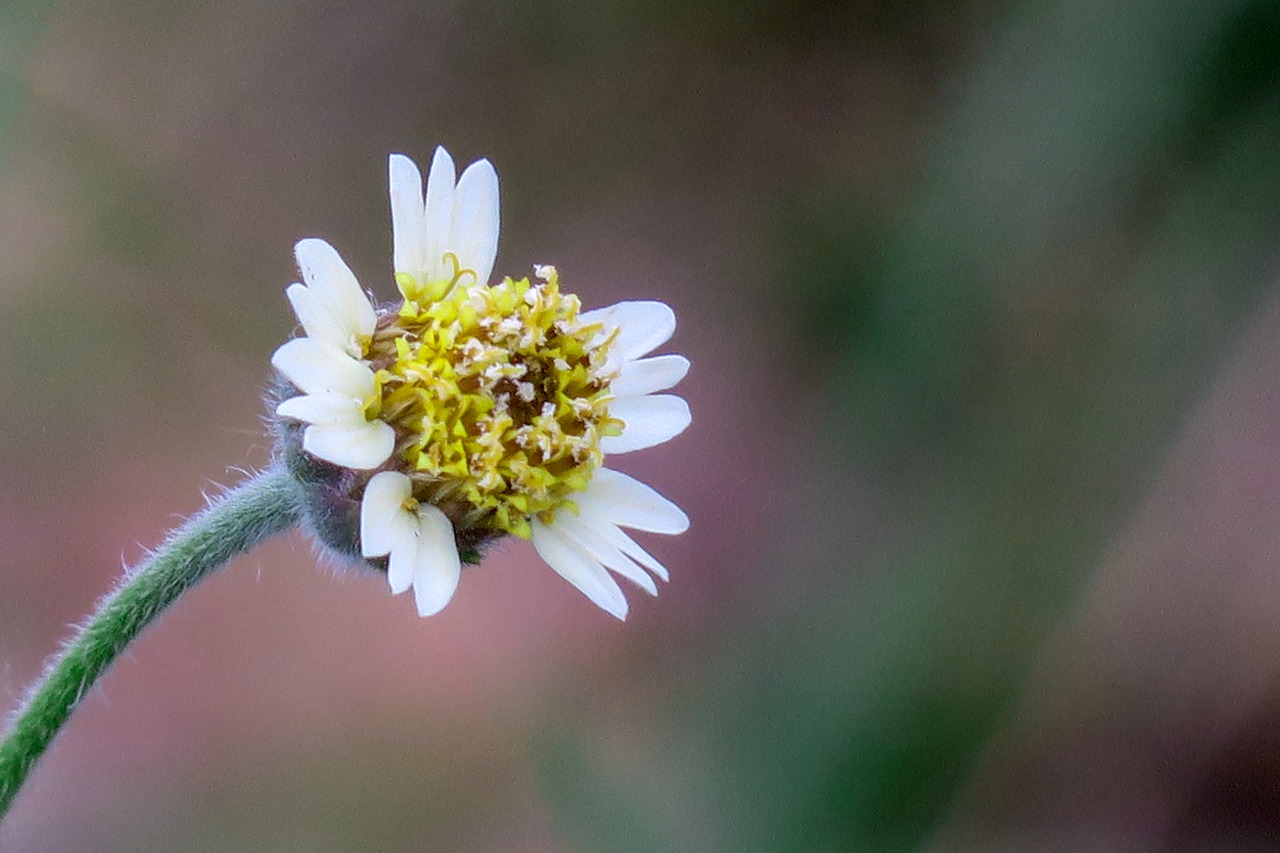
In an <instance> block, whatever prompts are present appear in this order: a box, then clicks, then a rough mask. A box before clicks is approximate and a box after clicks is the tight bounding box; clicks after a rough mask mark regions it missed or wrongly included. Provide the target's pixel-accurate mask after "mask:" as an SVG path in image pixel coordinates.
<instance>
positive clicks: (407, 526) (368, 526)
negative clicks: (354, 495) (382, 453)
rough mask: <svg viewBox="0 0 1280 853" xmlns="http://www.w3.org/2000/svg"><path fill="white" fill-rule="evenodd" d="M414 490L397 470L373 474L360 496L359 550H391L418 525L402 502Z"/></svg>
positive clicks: (379, 552)
mask: <svg viewBox="0 0 1280 853" xmlns="http://www.w3.org/2000/svg"><path fill="white" fill-rule="evenodd" d="M412 494H413V484H412V483H411V482H410V481H409V478H408V477H406V476H405V475H404V474H401V473H400V472H398V471H381V472H379V473H377V474H374V475H373V477H371V478H370V479H369V482H368V483H367V484H366V485H365V487H364V497H362V498H361V499H360V553H361V554H364V555H365V556H366V557H381V556H382V555H383V554H390V553H391V550H392V548H393V547H394V546H395V545H396V543H398V542H400V541H402V540H403V538H404V534H405V533H406V532H408V533H410V534H412V533H413V532H414V531H416V529H417V521H416V519H415V517H414V515H413V513H411V512H409V511H408V510H407V509H405V508H404V502H405V501H406V500H408V499H409V496H410V495H412Z"/></svg>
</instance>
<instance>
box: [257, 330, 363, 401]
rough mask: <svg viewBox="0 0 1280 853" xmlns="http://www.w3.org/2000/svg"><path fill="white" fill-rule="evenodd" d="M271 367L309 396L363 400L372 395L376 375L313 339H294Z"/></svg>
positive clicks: (343, 354) (329, 345)
mask: <svg viewBox="0 0 1280 853" xmlns="http://www.w3.org/2000/svg"><path fill="white" fill-rule="evenodd" d="M271 363H272V364H273V365H274V366H275V368H276V369H277V370H279V371H280V372H281V373H283V374H284V375H285V378H287V379H288V380H289V381H290V382H292V383H293V384H294V385H296V386H298V388H300V389H301V390H302V391H304V392H306V393H308V394H324V393H326V392H333V393H337V394H346V395H347V396H349V397H356V398H359V399H361V400H363V399H365V398H366V397H368V396H369V395H370V394H372V393H373V387H374V385H373V371H372V370H370V369H369V368H368V367H367V366H365V365H364V364H362V363H360V362H359V361H356V360H355V359H354V358H352V357H351V356H349V355H347V354H346V353H345V352H343V351H342V350H340V349H338V348H337V347H335V346H333V345H331V344H327V343H324V342H323V341H319V340H315V339H314V338H294V339H293V340H291V341H287V342H285V343H284V344H283V345H282V346H281V347H280V348H279V349H277V350H276V351H275V354H274V355H272V356H271Z"/></svg>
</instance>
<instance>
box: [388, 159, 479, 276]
mask: <svg viewBox="0 0 1280 853" xmlns="http://www.w3.org/2000/svg"><path fill="white" fill-rule="evenodd" d="M388 172H389V179H390V185H391V227H392V241H393V244H394V263H395V272H396V276H397V279H398V280H401V279H403V278H405V277H407V278H408V279H409V282H410V284H409V285H408V287H409V290H410V292H406V294H405V295H406V296H409V297H411V298H415V299H417V298H421V299H424V300H427V301H430V300H434V299H438V298H440V297H441V296H443V295H444V293H445V291H446V290H447V288H448V287H449V285H450V284H451V283H452V282H453V281H454V279H455V277H457V276H458V275H459V274H463V273H465V272H467V271H469V272H470V273H471V275H474V277H475V281H474V282H473V283H475V284H488V282H489V276H490V274H491V273H492V272H493V261H494V258H495V257H496V256H497V253H498V221H499V211H498V174H497V172H495V171H494V169H493V164H491V163H490V162H489V161H488V160H477V161H476V162H474V163H472V164H471V165H470V166H468V167H467V168H466V170H465V171H464V172H463V173H462V177H461V178H459V179H458V180H457V183H456V184H455V183H454V175H455V169H454V165H453V158H452V157H450V156H449V152H448V151H446V150H445V149H444V148H443V147H440V148H437V149H436V152H435V156H434V157H433V158H432V160H431V169H430V171H429V172H428V174H427V183H426V196H425V197H424V196H423V184H422V175H421V173H420V172H419V171H418V167H417V165H416V164H415V163H414V162H413V161H412V160H411V159H409V158H408V157H406V156H404V155H403V154H392V155H391V159H390V161H389V164H388ZM468 278H469V276H468ZM401 286H402V288H404V287H405V285H404V284H403V283H402V285H401Z"/></svg>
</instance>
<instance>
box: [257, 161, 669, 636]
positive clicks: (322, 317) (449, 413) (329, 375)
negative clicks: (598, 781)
mask: <svg viewBox="0 0 1280 853" xmlns="http://www.w3.org/2000/svg"><path fill="white" fill-rule="evenodd" d="M454 174H455V173H454V165H453V161H452V159H451V158H450V157H449V155H448V153H447V152H445V151H444V149H443V148H439V149H437V150H436V154H435V157H434V159H433V161H432V166H431V170H430V173H429V175H428V178H427V183H426V193H425V196H424V194H423V190H422V180H421V176H420V174H419V172H418V169H417V167H416V166H415V165H414V164H413V162H412V161H411V160H409V158H407V157H404V156H403V155H398V154H396V155H392V157H391V160H390V183H391V213H392V225H393V236H394V244H395V247H394V248H395V251H394V255H395V263H394V266H395V281H396V285H397V288H398V289H399V291H400V296H401V300H400V301H399V302H397V303H392V304H389V305H386V306H383V307H381V308H378V309H376V310H375V309H374V307H373V305H372V303H371V302H370V301H369V299H368V297H367V296H366V295H365V294H364V293H363V291H361V289H360V287H359V285H358V284H357V282H356V279H355V277H354V275H352V273H351V271H350V270H349V269H348V268H347V266H346V265H345V264H344V263H343V262H342V260H341V259H340V258H339V257H338V255H337V252H335V251H334V250H333V249H332V248H331V247H330V246H329V245H328V244H327V243H324V242H322V241H319V240H304V241H302V242H301V243H299V244H298V250H297V252H298V261H299V266H300V267H301V269H302V272H303V279H304V281H305V285H303V284H295V285H293V286H292V287H290V288H289V290H288V291H287V292H288V295H289V299H290V302H291V303H292V304H293V307H294V311H295V313H296V314H297V316H298V319H299V321H300V322H301V323H302V326H303V329H304V331H305V332H306V336H305V337H302V338H297V339H294V340H292V341H289V342H288V343H286V344H285V345H284V346H282V347H280V349H279V350H277V351H276V354H275V356H274V357H273V359H272V363H273V364H274V365H275V366H276V367H277V368H278V369H279V370H280V372H281V373H282V374H283V375H284V377H285V378H286V379H288V380H289V382H290V383H291V384H292V386H293V387H294V388H296V389H297V391H300V392H301V393H299V394H295V395H293V396H288V397H287V398H286V399H284V400H283V401H282V402H280V403H279V405H278V406H277V408H276V412H277V414H278V415H280V417H281V418H283V419H284V420H285V422H286V423H296V424H298V425H299V427H300V428H301V436H302V437H301V441H300V447H293V446H292V445H289V443H288V442H286V447H285V452H286V454H288V453H289V452H290V451H291V450H292V452H294V453H295V454H296V453H297V452H298V451H299V450H300V451H301V452H302V453H305V454H306V455H307V456H308V457H311V458H314V459H317V460H322V461H323V462H325V463H331V464H332V465H333V466H338V468H337V469H335V470H334V471H333V472H332V474H333V477H332V478H331V479H332V480H333V482H330V483H327V484H326V489H327V492H326V495H327V497H326V499H325V501H322V502H321V504H322V505H323V506H324V507H325V509H324V513H325V514H326V519H325V521H326V523H324V524H322V523H319V522H317V523H316V524H315V525H314V526H315V527H316V528H317V530H318V531H319V530H322V529H328V528H329V527H331V526H332V525H331V524H328V523H327V522H328V521H329V520H330V516H331V515H333V514H334V513H336V514H337V515H338V516H339V517H352V516H355V515H358V519H359V521H358V524H359V533H358V541H359V546H358V547H359V554H360V555H361V556H363V557H365V558H366V559H371V560H374V561H377V562H376V565H378V566H379V567H381V566H382V565H385V567H386V571H387V577H388V581H389V583H390V585H391V589H392V592H393V593H400V592H404V591H406V590H407V589H409V588H410V587H412V588H413V590H414V595H415V599H416V602H417V606H418V611H419V613H420V614H422V615H424V616H426V615H430V614H432V613H435V612H438V611H439V610H440V609H441V608H442V607H444V605H445V604H447V603H448V602H449V600H450V598H451V597H452V595H453V593H454V590H455V589H456V587H457V584H458V578H459V574H460V571H461V565H462V563H463V562H477V561H478V559H479V549H480V548H481V547H482V546H483V545H485V544H486V543H488V542H490V541H492V540H494V539H497V538H499V537H501V536H503V535H505V534H508V533H511V534H515V535H516V536H519V537H522V538H526V539H531V540H532V541H533V544H534V547H535V548H536V549H537V551H538V553H539V554H540V555H541V556H542V557H543V559H545V560H546V561H547V563H548V564H549V565H550V566H551V567H552V568H553V569H555V570H556V571H557V572H558V573H559V574H561V575H562V576H564V577H565V578H566V579H567V580H569V581H570V582H571V583H572V584H574V586H576V587H578V589H580V590H581V591H582V592H584V593H585V594H586V595H587V596H588V597H589V598H590V599H591V600H592V601H594V602H595V603H596V604H598V605H600V606H601V607H602V608H604V609H605V610H607V611H608V612H610V613H612V614H614V615H615V616H617V617H619V618H624V617H625V615H626V612H627V602H626V599H625V597H624V596H623V594H622V591H621V590H620V589H619V587H618V585H617V583H616V582H615V581H614V580H613V578H612V576H611V575H610V574H609V572H610V571H612V572H615V573H617V574H619V575H621V576H623V577H625V578H627V579H628V580H630V581H632V582H633V583H635V584H637V585H639V586H640V587H641V588H643V589H645V590H646V591H648V592H650V593H652V594H656V593H657V586H656V584H655V583H654V581H653V579H652V577H651V576H650V574H649V572H652V573H653V574H656V575H657V576H658V577H660V578H662V579H663V580H666V578H667V571H666V569H665V568H664V567H663V566H662V564H661V563H659V562H658V561H657V560H655V559H654V558H653V557H652V556H650V555H649V554H648V553H646V552H645V551H644V550H643V549H642V548H641V547H640V546H639V545H637V544H636V543H635V541H634V540H632V539H631V537H630V536H629V535H628V534H626V533H625V532H623V530H622V528H624V527H628V528H632V529H637V530H647V531H652V532H658V533H669V534H672V533H680V532H683V531H684V530H685V529H686V528H687V527H688V519H687V517H686V516H685V515H684V513H683V512H681V511H680V509H679V508H678V507H676V506H675V505H674V504H672V503H671V502H670V501H668V500H666V499H665V498H663V497H662V496H661V495H659V494H658V493H657V492H655V491H654V490H653V489H651V488H649V487H648V486H645V485H643V484H641V483H639V482H637V481H636V480H633V479H632V478H630V477H628V476H626V475H625V474H621V473H619V472H616V471H612V470H610V469H607V468H604V467H603V463H604V460H605V456H606V455H607V454H611V453H624V452H627V451H631V450H639V449H641V448H645V447H650V446H653V445H655V444H660V443H662V442H664V441H667V440H668V439H670V438H672V437H673V436H675V435H677V434H679V433H680V432H682V431H683V430H684V429H685V427H687V426H688V424H689V420H690V417H689V409H688V406H687V405H686V404H685V402H684V401H683V400H682V399H680V398H679V397H675V396H672V395H667V394H660V393H657V392H660V391H664V390H666V389H669V388H671V387H673V386H674V385H675V384H676V383H678V382H679V381H680V380H681V379H682V378H683V377H684V375H685V373H686V372H687V371H688V367H689V363H688V361H687V360H685V359H684V358H683V357H681V356H678V355H663V356H657V357H652V358H646V357H645V356H647V355H648V353H650V352H651V351H652V350H653V349H655V348H656V347H658V346H659V345H661V344H662V343H664V342H665V341H666V340H667V339H668V338H669V337H670V336H671V333H672V332H673V331H674V329H675V315H674V313H673V312H672V311H671V309H670V308H668V307H667V306H666V305H664V304H662V303H660V302H622V303H619V304H617V305H614V306H612V307H609V308H605V309H600V310H596V311H587V312H583V311H581V309H580V305H579V302H578V299H577V297H576V296H573V295H571V294H566V293H562V292H561V290H560V285H559V275H558V273H557V271H556V269H555V268H554V267H551V266H543V265H540V266H538V267H536V268H535V276H534V277H533V279H532V280H531V279H530V278H528V277H524V278H520V279H513V278H511V277H507V278H504V279H503V280H502V281H500V282H498V283H495V284H490V283H489V282H488V279H489V275H490V273H491V271H492V269H493V261H494V256H495V253H496V250H497V235H498V183H497V175H496V173H495V172H494V170H493V167H492V166H491V165H490V164H489V163H488V161H486V160H481V161H478V162H477V163H473V164H472V165H471V166H469V167H468V168H467V169H466V170H465V171H464V172H463V174H462V177H461V178H460V179H458V180H457V182H456V184H455V181H454ZM298 431H299V430H298V429H296V428H294V429H286V430H285V431H284V433H283V435H285V436H290V435H296V433H297V432H298ZM338 480H341V483H340V484H339V485H337V486H335V483H337V482H338ZM344 496H345V497H344ZM343 500H347V501H349V502H356V501H358V503H359V510H358V513H353V512H352V511H351V510H350V509H344V508H343V507H342V506H341V504H342V502H343ZM335 503H336V504H338V505H339V506H338V507H337V508H336V509H335V507H334V505H335ZM344 513H345V515H344ZM350 538H351V537H346V540H348V541H349V540H350ZM383 558H385V560H384V559H383ZM646 569H647V570H648V571H646Z"/></svg>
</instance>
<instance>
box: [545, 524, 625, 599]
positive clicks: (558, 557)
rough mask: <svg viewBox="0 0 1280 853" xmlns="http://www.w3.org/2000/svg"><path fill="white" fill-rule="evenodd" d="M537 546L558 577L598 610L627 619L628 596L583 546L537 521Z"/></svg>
mask: <svg viewBox="0 0 1280 853" xmlns="http://www.w3.org/2000/svg"><path fill="white" fill-rule="evenodd" d="M533 547H534V548H536V549H537V550H538V554H540V555H541V556H542V559H544V560H546V561H547V565H548V566H550V567H551V568H552V569H554V570H555V571H556V574H558V575H560V577H562V578H564V579H565V580H567V581H568V582H569V583H571V584H573V585H574V586H576V587H577V588H578V590H579V591H580V592H581V593H582V594H583V595H585V596H586V597H587V598H589V599H591V601H592V602H594V603H595V604H596V605H597V606H598V607H600V608H601V609H603V610H604V611H605V612H607V613H609V614H610V615H612V616H616V617H617V618H619V619H626V618H627V597H626V596H625V595H623V594H622V590H621V589H620V588H619V587H618V582H617V581H615V580H614V579H613V578H612V577H610V576H609V573H608V572H607V571H605V568H604V566H602V565H600V564H599V563H598V562H596V561H595V560H594V559H592V558H591V556H590V555H589V554H587V552H586V551H584V550H583V549H582V547H581V546H579V545H577V544H575V543H573V542H571V541H569V540H567V539H565V538H564V536H562V535H561V534H559V533H557V532H556V530H555V529H554V528H552V527H548V526H547V525H545V524H543V523H542V522H541V521H539V520H537V519H536V518H535V519H534V520H533Z"/></svg>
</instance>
